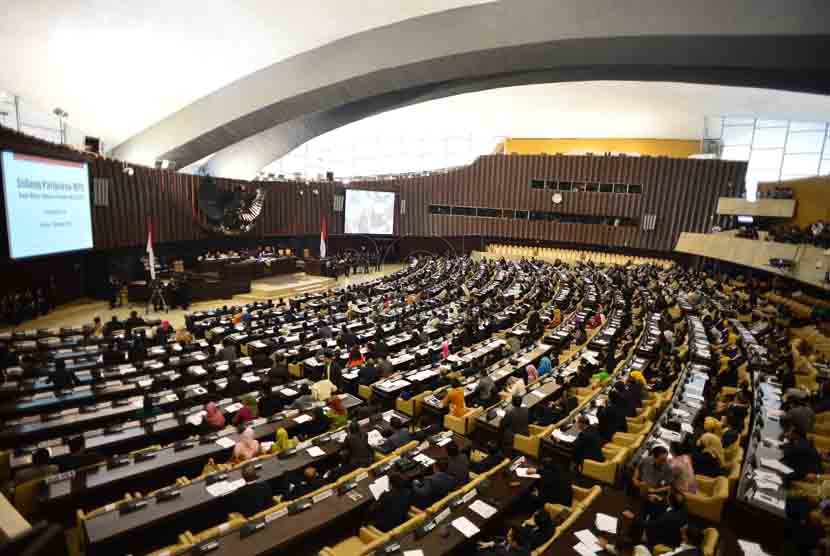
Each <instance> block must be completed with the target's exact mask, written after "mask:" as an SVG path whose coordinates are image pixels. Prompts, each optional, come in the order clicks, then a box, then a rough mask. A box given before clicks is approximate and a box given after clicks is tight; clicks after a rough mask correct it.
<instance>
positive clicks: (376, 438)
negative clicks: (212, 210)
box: [366, 430, 383, 447]
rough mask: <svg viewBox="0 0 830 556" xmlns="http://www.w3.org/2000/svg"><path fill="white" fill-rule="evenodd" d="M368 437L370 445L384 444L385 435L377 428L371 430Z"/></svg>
mask: <svg viewBox="0 0 830 556" xmlns="http://www.w3.org/2000/svg"><path fill="white" fill-rule="evenodd" d="M366 437H367V440H368V441H369V446H372V447H375V446H380V445H381V444H383V435H382V434H380V432H379V431H377V430H370V431H369V434H367V435H366Z"/></svg>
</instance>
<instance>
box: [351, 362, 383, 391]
mask: <svg viewBox="0 0 830 556" xmlns="http://www.w3.org/2000/svg"><path fill="white" fill-rule="evenodd" d="M380 378H381V375H380V369H378V367H377V365H375V363H374V361H370V362H368V363H366V364H365V365H363V366H362V367H360V370H359V371H358V372H357V382H358V384H361V385H362V386H369V385H371V384H374V383H375V382H377V381H378V380H380Z"/></svg>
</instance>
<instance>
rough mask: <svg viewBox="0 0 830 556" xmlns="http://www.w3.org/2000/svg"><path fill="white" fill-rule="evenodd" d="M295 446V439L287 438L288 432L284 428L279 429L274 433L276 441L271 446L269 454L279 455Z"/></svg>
mask: <svg viewBox="0 0 830 556" xmlns="http://www.w3.org/2000/svg"><path fill="white" fill-rule="evenodd" d="M296 445H297V439H296V438H291V437H289V436H288V431H287V430H285V428H284V427H280V428H278V429H277V432H276V441H275V442H274V444H273V445H272V446H271V453H273V454H279V453H281V452H284V451H286V450H290V449H291V448H293V447H294V446H296Z"/></svg>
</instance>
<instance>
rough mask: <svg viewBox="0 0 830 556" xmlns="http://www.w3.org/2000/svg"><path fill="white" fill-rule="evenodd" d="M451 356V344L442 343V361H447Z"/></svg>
mask: <svg viewBox="0 0 830 556" xmlns="http://www.w3.org/2000/svg"><path fill="white" fill-rule="evenodd" d="M449 356H450V344H449V342H447V341H446V340H444V341H443V342H441V359H446V358H447V357H449Z"/></svg>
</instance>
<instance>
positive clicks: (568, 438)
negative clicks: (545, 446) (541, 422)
mask: <svg viewBox="0 0 830 556" xmlns="http://www.w3.org/2000/svg"><path fill="white" fill-rule="evenodd" d="M552 436H553V437H554V438H555V439H556V440H560V441H562V442H573V441H574V440H576V435H573V434H566V433H564V432H562V431H561V430H559V429H554V431H553V433H552Z"/></svg>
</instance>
